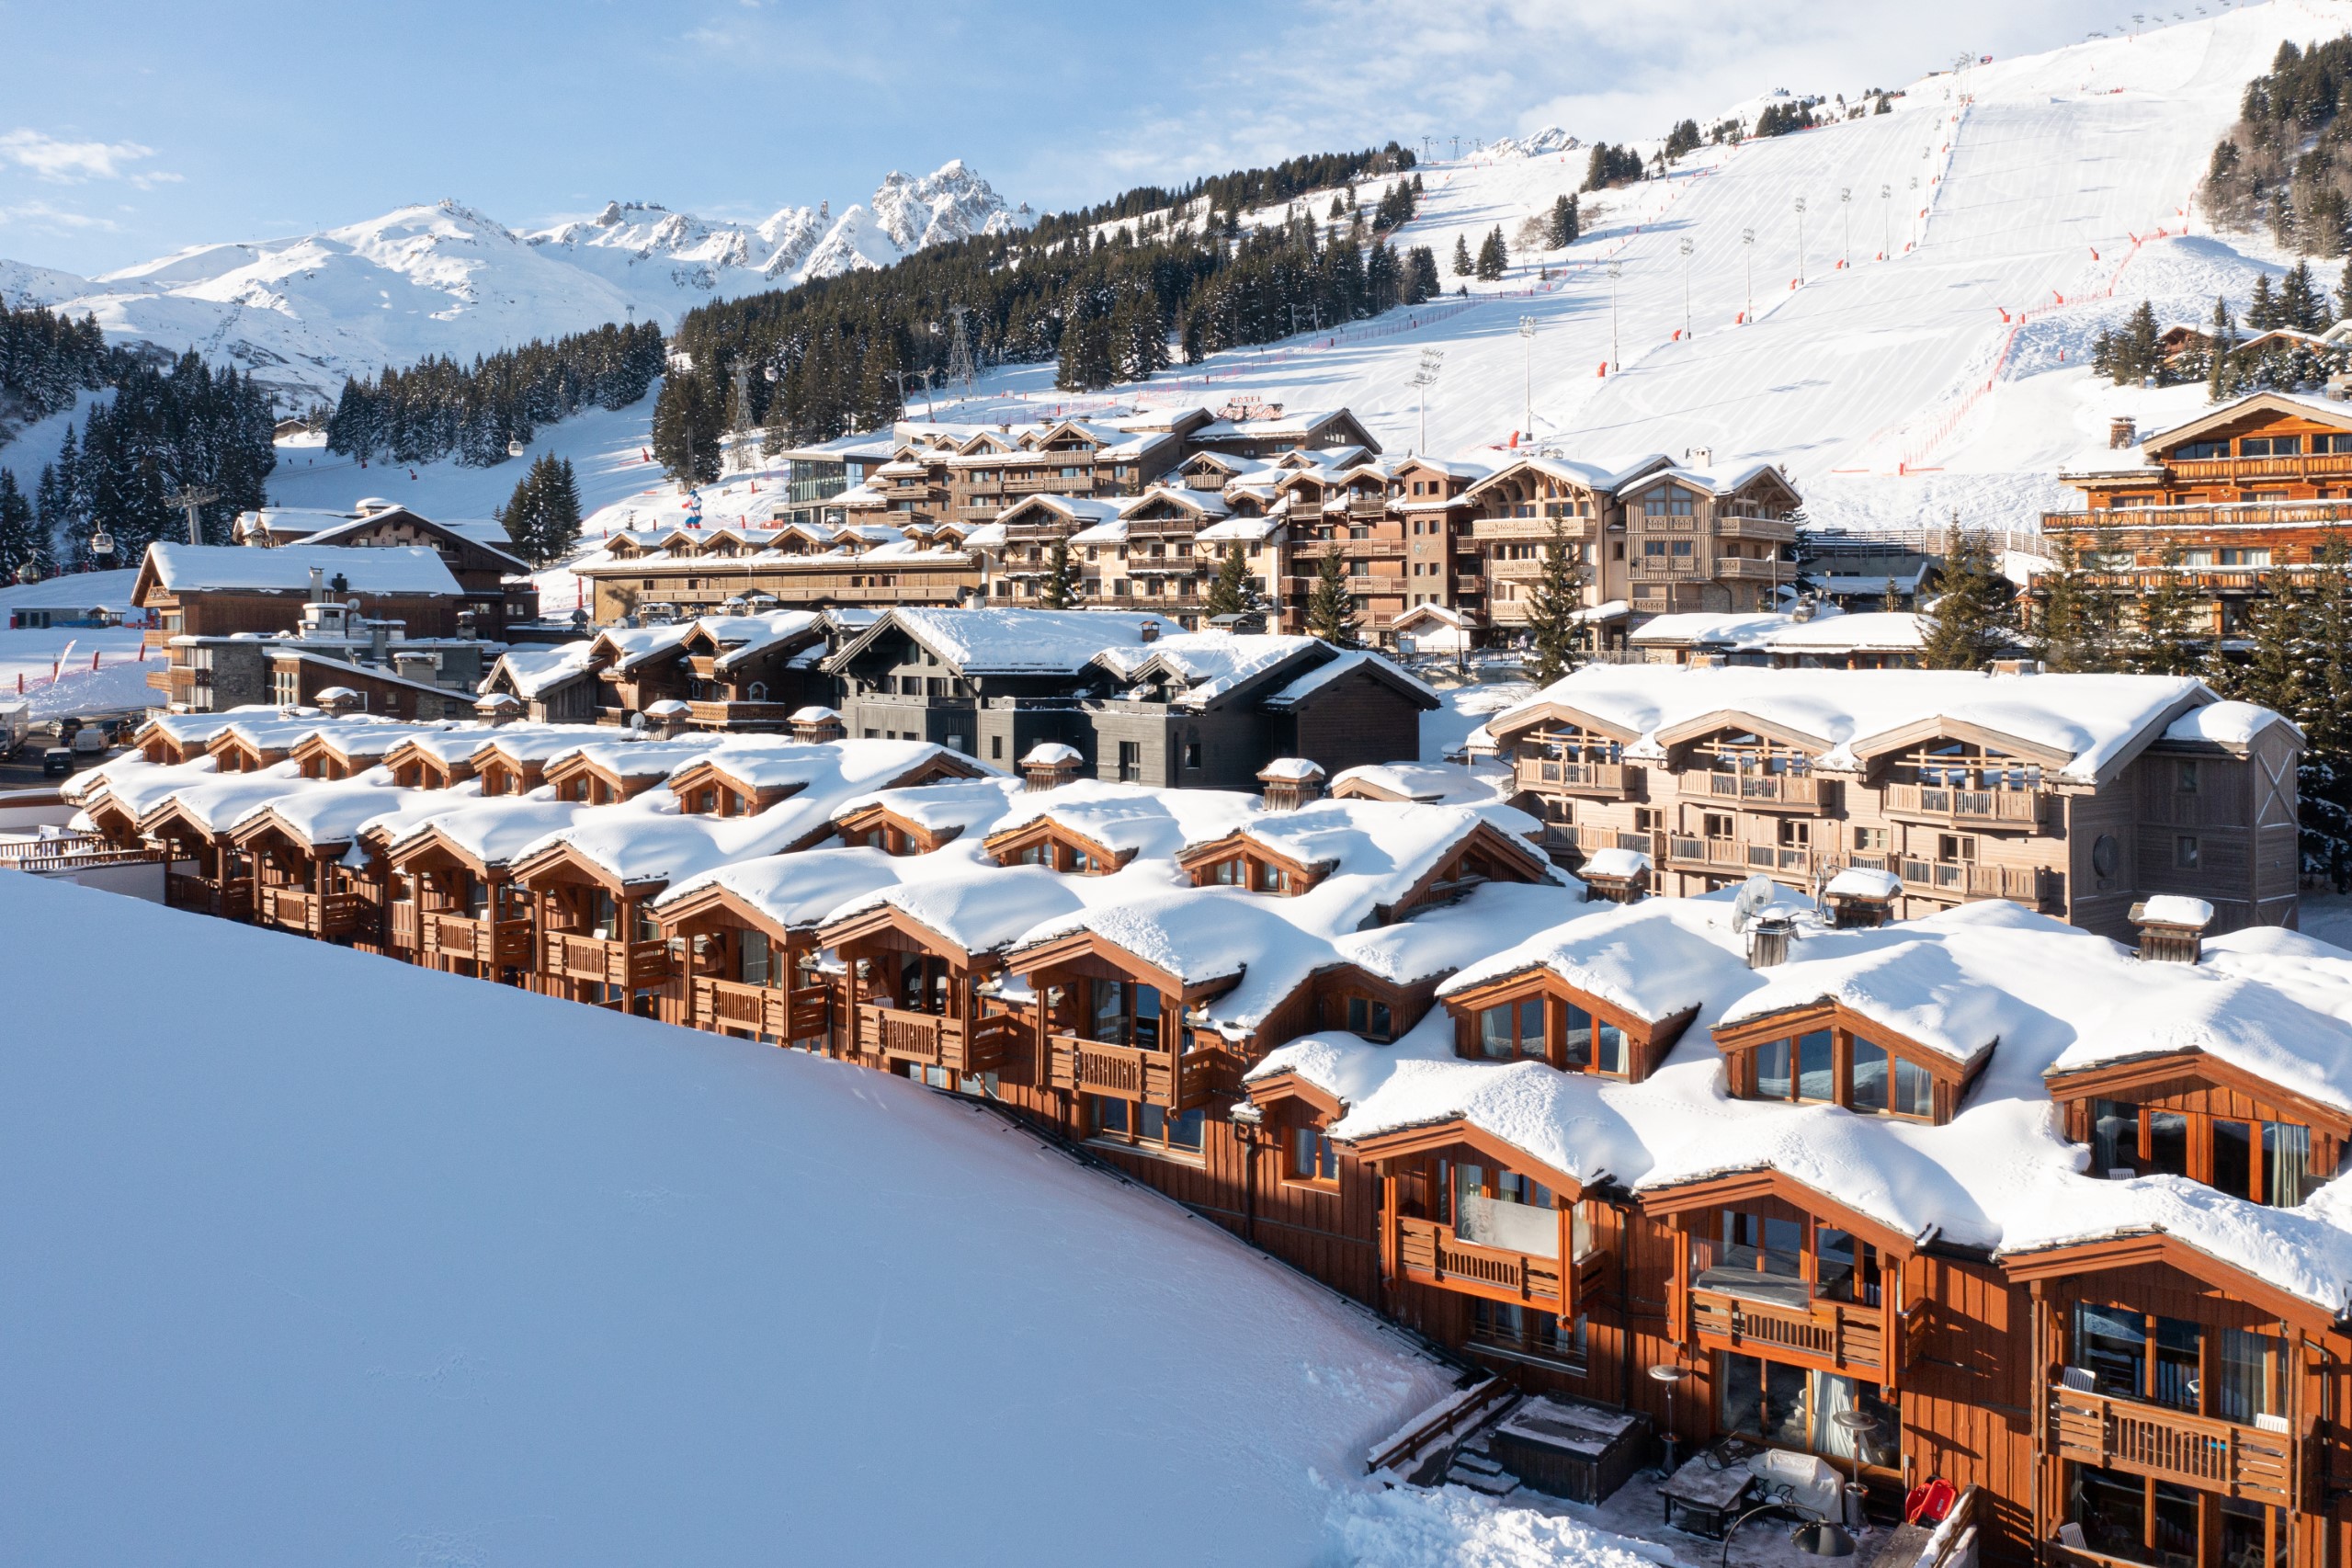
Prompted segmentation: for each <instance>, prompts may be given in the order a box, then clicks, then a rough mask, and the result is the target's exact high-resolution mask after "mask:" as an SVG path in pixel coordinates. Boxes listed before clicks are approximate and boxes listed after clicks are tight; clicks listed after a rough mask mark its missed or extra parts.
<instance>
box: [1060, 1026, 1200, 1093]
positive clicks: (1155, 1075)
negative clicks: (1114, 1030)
mask: <svg viewBox="0 0 2352 1568" xmlns="http://www.w3.org/2000/svg"><path fill="white" fill-rule="evenodd" d="M1050 1039H1051V1048H1050V1050H1049V1052H1048V1061H1047V1064H1046V1071H1047V1075H1048V1082H1050V1083H1051V1085H1052V1086H1053V1087H1055V1088H1057V1089H1062V1090H1064V1091H1066V1092H1068V1093H1071V1094H1088V1095H1107V1096H1109V1097H1110V1098H1112V1099H1119V1100H1139V1101H1142V1103H1143V1104H1146V1105H1155V1106H1159V1107H1162V1108H1165V1109H1167V1110H1178V1111H1181V1110H1190V1109H1191V1108H1193V1107H1194V1106H1197V1105H1199V1104H1200V1103H1201V1102H1202V1101H1203V1100H1204V1099H1206V1098H1207V1097H1208V1095H1209V1090H1210V1085H1211V1083H1212V1078H1213V1074H1214V1068H1213V1066H1212V1064H1211V1063H1210V1062H1209V1061H1208V1060H1207V1059H1206V1058H1205V1057H1203V1056H1201V1055H1199V1054H1198V1053H1187V1054H1185V1055H1182V1056H1171V1055H1170V1054H1169V1053H1168V1052H1167V1051H1159V1050H1146V1049H1142V1048H1139V1047H1136V1046H1131V1045H1104V1044H1102V1043H1101V1042H1100V1041H1097V1040H1079V1039H1078V1038H1076V1037H1075V1036H1074V1035H1065V1034H1057V1035H1052V1036H1051V1037H1050Z"/></svg>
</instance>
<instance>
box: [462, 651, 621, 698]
mask: <svg viewBox="0 0 2352 1568" xmlns="http://www.w3.org/2000/svg"><path fill="white" fill-rule="evenodd" d="M596 649H597V644H596V640H595V639H594V638H582V639H581V640H580V641H579V642H558V643H554V644H552V645H549V644H545V643H528V642H527V643H522V644H520V645H517V646H516V647H511V648H509V649H507V650H506V652H505V653H501V654H499V655H498V662H497V663H496V664H494V665H491V666H490V673H489V674H488V675H485V676H483V677H482V689H483V691H488V690H490V689H491V687H494V686H495V685H497V684H498V683H499V682H500V680H501V679H502V678H503V679H504V681H505V682H506V685H508V686H510V687H513V688H514V690H515V695H517V697H520V698H522V699H525V700H527V701H528V700H529V699H533V698H537V697H543V696H545V695H546V694H547V693H549V692H551V691H553V690H554V689H555V688H556V687H560V686H564V685H568V684H569V683H571V682H572V681H574V680H577V679H579V678H580V677H581V676H585V675H586V674H587V673H588V672H589V670H590V669H591V668H592V667H593V664H594V658H595V654H596Z"/></svg>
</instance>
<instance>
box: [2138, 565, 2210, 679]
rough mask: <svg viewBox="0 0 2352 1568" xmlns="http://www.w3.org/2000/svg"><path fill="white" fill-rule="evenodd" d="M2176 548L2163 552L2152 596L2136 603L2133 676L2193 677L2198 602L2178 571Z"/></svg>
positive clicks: (2196, 649) (2196, 640)
mask: <svg viewBox="0 0 2352 1568" xmlns="http://www.w3.org/2000/svg"><path fill="white" fill-rule="evenodd" d="M2180 568H2181V553H2180V548H2179V547H2178V546H2177V545H2176V546H2174V547H2173V548H2171V549H2169V550H2167V551H2165V554H2164V571H2163V573H2162V574H2160V575H2159V576H2158V578H2157V580H2156V587H2155V591H2154V592H2153V593H2150V594H2145V595H2142V597H2141V600H2140V621H2139V624H2138V625H2137V626H2136V627H2134V628H2133V630H2132V636H2131V642H2130V658H2129V661H2128V662H2129V664H2130V668H2131V670H2132V673H2134V674H2135V675H2146V676H2185V675H2192V674H2194V673H2196V670H2197V665H2198V657H2199V654H2198V641H2199V640H2198V638H2197V636H2196V635H2195V626H2194V617H2195V615H2196V613H2197V607H2198V604H2199V599H2198V597H2197V596H2196V595H2195V594H2194V593H2192V592H2191V591H2190V589H2189V586H2188V576H2187V573H2185V572H2183V571H2182V570H2181V569H2180Z"/></svg>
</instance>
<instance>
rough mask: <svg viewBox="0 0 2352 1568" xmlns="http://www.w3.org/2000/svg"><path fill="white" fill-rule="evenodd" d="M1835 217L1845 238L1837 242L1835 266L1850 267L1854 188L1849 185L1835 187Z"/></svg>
mask: <svg viewBox="0 0 2352 1568" xmlns="http://www.w3.org/2000/svg"><path fill="white" fill-rule="evenodd" d="M1837 216H1838V219H1839V222H1840V223H1841V225H1842V227H1841V230H1840V232H1841V233H1843V235H1844V236H1845V237H1844V238H1842V239H1840V240H1839V241H1838V242H1837V265H1838V266H1839V267H1851V266H1853V265H1854V187H1852V186H1850V185H1841V186H1839V187H1837Z"/></svg>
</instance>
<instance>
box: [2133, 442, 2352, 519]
mask: <svg viewBox="0 0 2352 1568" xmlns="http://www.w3.org/2000/svg"><path fill="white" fill-rule="evenodd" d="M2165 466H2166V467H2167V468H2169V469H2171V470H2172V472H2173V477H2174V478H2176V479H2181V480H2191V481H2199V482H2209V483H2210V481H2213V480H2216V479H2221V480H2232V479H2302V478H2306V477H2309V476H2312V475H2314V474H2325V475H2328V476H2329V477H2331V478H2333V477H2335V475H2338V474H2346V473H2352V453H2345V452H2307V453H2305V454H2303V455H2302V456H2300V457H2290V458H2190V459H2187V460H2180V459H2176V460H2173V461H2172V462H2169V463H2167V464H2166V465H2165ZM2118 509H2119V510H2136V509H2137V508H2118Z"/></svg>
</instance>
